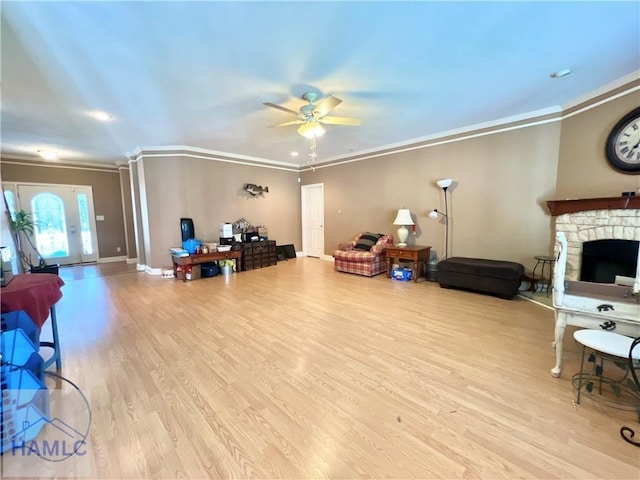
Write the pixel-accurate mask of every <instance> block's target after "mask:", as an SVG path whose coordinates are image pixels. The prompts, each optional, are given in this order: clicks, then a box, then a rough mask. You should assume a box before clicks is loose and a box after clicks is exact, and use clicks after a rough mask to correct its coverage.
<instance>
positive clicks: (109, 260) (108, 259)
mask: <svg viewBox="0 0 640 480" xmlns="http://www.w3.org/2000/svg"><path fill="white" fill-rule="evenodd" d="M125 261H127V257H126V256H125V255H122V256H121V257H103V258H99V259H98V263H114V262H125Z"/></svg>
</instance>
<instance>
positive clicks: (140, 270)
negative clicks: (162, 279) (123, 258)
mask: <svg viewBox="0 0 640 480" xmlns="http://www.w3.org/2000/svg"><path fill="white" fill-rule="evenodd" d="M136 270H137V271H139V272H146V271H147V266H146V265H141V264H137V265H136Z"/></svg>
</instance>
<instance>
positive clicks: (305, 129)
mask: <svg viewBox="0 0 640 480" xmlns="http://www.w3.org/2000/svg"><path fill="white" fill-rule="evenodd" d="M326 132H327V131H326V130H325V128H324V127H323V126H322V125H320V124H319V123H305V124H304V125H301V126H300V128H298V133H299V134H300V135H302V136H303V137H306V138H318V137H321V136H323V135H324V134H325V133H326Z"/></svg>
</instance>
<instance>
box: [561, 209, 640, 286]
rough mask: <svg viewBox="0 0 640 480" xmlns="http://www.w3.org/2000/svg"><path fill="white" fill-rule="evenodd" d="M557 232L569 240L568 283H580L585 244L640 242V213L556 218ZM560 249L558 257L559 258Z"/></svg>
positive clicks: (590, 212)
mask: <svg viewBox="0 0 640 480" xmlns="http://www.w3.org/2000/svg"><path fill="white" fill-rule="evenodd" d="M556 232H564V233H565V235H566V236H567V270H566V275H565V279H567V280H578V279H579V278H580V267H581V266H582V265H581V264H582V244H583V243H584V242H591V241H593V240H637V241H640V210H637V209H635V210H634V209H627V210H622V209H618V210H588V211H584V212H576V213H565V214H562V215H558V216H557V217H556ZM557 248H558V247H557V245H556V254H557Z"/></svg>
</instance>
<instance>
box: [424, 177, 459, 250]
mask: <svg viewBox="0 0 640 480" xmlns="http://www.w3.org/2000/svg"><path fill="white" fill-rule="evenodd" d="M436 183H437V184H438V186H439V187H440V188H441V189H442V190H443V191H444V213H442V212H439V211H438V209H433V210H432V211H431V213H429V217H431V218H438V216H439V215H442V216H443V217H444V221H445V235H444V259H447V258H449V205H448V202H447V189H448V188H449V187H450V186H451V184H452V183H453V180H451V179H450V178H445V179H443V180H438V181H437V182H436ZM444 259H443V260H444Z"/></svg>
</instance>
